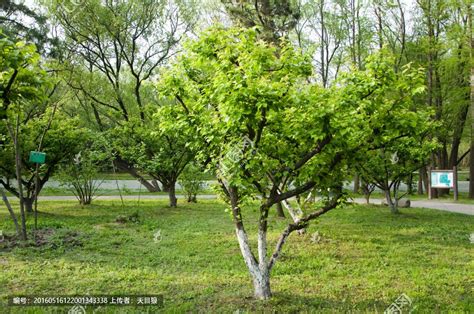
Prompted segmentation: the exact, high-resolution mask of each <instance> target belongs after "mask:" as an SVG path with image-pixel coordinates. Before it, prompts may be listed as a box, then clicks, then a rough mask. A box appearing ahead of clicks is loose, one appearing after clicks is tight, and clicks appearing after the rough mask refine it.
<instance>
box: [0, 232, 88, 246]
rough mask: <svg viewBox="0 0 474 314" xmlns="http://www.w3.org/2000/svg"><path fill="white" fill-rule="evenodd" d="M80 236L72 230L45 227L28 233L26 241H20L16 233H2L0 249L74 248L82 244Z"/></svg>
mask: <svg viewBox="0 0 474 314" xmlns="http://www.w3.org/2000/svg"><path fill="white" fill-rule="evenodd" d="M81 238H82V237H81V235H80V233H79V232H76V231H73V230H68V229H53V228H45V229H39V230H37V231H36V232H35V233H30V234H28V240H27V241H21V240H20V238H19V237H18V236H17V235H16V234H14V235H4V237H3V240H2V241H0V251H9V250H11V249H13V248H15V247H50V248H52V249H56V248H59V247H64V248H74V247H77V246H82V245H83V244H82V241H81Z"/></svg>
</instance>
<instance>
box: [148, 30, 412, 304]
mask: <svg viewBox="0 0 474 314" xmlns="http://www.w3.org/2000/svg"><path fill="white" fill-rule="evenodd" d="M257 38H258V33H257V31H256V30H255V29H225V28H222V27H215V28H212V29H210V30H208V31H206V32H204V33H203V34H202V35H201V37H200V38H199V39H198V40H196V41H192V42H189V43H188V44H187V45H186V49H185V52H184V53H183V54H182V55H181V56H180V57H179V58H178V60H177V61H176V63H175V64H174V66H173V67H172V68H171V69H170V70H169V71H168V72H167V73H166V74H165V75H164V76H163V77H162V80H161V81H160V83H159V84H158V86H159V89H160V93H161V95H163V96H164V97H165V96H166V97H169V98H170V99H173V100H174V103H171V104H169V105H168V106H166V107H163V108H162V109H161V110H160V111H159V112H158V113H157V115H156V116H157V118H159V117H161V119H164V117H166V116H168V117H169V118H168V119H164V120H162V121H161V122H160V123H161V128H162V129H167V130H169V131H174V132H177V133H178V132H179V133H180V134H186V135H187V136H188V138H189V139H192V140H190V143H189V145H190V146H191V147H193V149H196V150H197V151H198V152H199V153H198V154H197V158H198V159H200V160H201V161H205V162H206V164H207V165H208V167H210V168H212V170H214V171H215V172H216V173H217V179H218V181H219V183H220V188H221V195H222V197H223V199H224V200H225V201H226V202H227V204H228V205H229V209H230V212H231V213H232V217H233V221H234V224H235V232H236V236H237V240H238V243H239V246H240V250H241V253H242V256H243V258H244V261H245V264H246V266H247V268H248V269H249V272H250V274H251V277H252V280H253V283H254V288H255V296H256V297H257V298H259V299H267V298H269V297H270V295H271V290H270V272H271V270H272V269H273V267H274V266H275V265H276V262H277V260H278V258H279V256H280V254H281V252H282V248H283V246H284V243H285V242H286V241H287V240H288V237H289V236H290V234H291V233H293V232H294V231H297V230H300V229H303V228H305V227H306V226H308V224H309V223H310V222H311V221H312V220H314V219H316V218H318V217H319V216H321V215H323V214H324V213H326V212H328V211H330V210H332V209H334V208H336V207H338V206H339V205H340V204H342V203H343V200H344V193H343V190H342V181H343V180H344V179H345V178H346V174H347V173H346V172H347V169H348V164H349V163H351V162H352V160H353V159H354V158H355V156H356V155H357V154H358V153H360V152H363V151H365V150H367V149H370V148H375V147H381V146H383V145H385V144H386V143H387V142H388V141H391V140H395V139H396V137H397V136H399V135H398V133H396V135H393V134H392V131H393V130H391V129H390V125H391V124H389V123H387V121H393V120H394V119H403V118H404V117H403V116H398V115H397V112H399V110H398V109H400V108H404V107H406V105H407V104H406V103H405V102H390V101H386V100H387V96H386V95H390V94H391V91H393V90H394V89H395V90H396V89H400V90H401V92H404V93H416V92H419V89H418V90H416V91H415V90H412V88H413V87H415V86H418V84H417V82H418V81H416V79H415V78H414V76H415V74H411V73H410V71H406V72H405V73H404V76H403V77H400V76H397V75H396V74H395V72H394V71H393V59H392V58H390V57H388V56H386V55H381V56H379V57H378V58H374V59H373V60H372V61H370V62H369V63H368V64H367V70H365V71H364V72H356V73H354V74H352V75H350V76H348V77H346V79H345V80H344V81H342V82H341V83H340V84H339V85H338V86H337V87H334V88H333V89H323V88H321V87H320V86H318V85H315V84H309V83H308V80H307V79H308V77H309V76H310V75H311V74H312V73H311V64H310V60H309V58H307V57H305V56H303V55H302V54H301V53H300V52H299V51H297V50H295V49H294V48H293V47H292V46H291V45H290V44H288V43H282V44H281V45H280V48H277V47H275V46H273V45H271V44H268V43H266V42H264V41H261V40H257ZM276 49H281V50H280V51H279V53H278V54H276V53H275V50H276ZM402 80H403V81H404V82H406V83H405V84H401V83H400V82H401V81H402ZM410 80H411V81H412V82H410ZM289 182H300V184H298V185H289ZM314 187H317V188H318V190H319V192H320V193H321V195H322V200H321V201H319V202H317V203H315V204H313V205H312V206H311V207H308V208H306V211H305V212H304V214H303V216H302V217H301V218H300V219H298V220H297V221H293V222H291V223H289V224H288V225H287V226H286V228H285V229H284V230H283V231H282V233H281V235H280V237H279V238H278V239H271V242H272V243H273V244H274V245H275V249H274V250H273V252H271V253H270V250H269V249H268V245H269V243H268V241H267V231H268V213H269V209H270V208H271V206H272V205H274V204H276V203H278V202H282V201H285V200H288V199H290V198H292V197H295V196H298V195H300V194H302V193H304V192H307V191H308V190H310V189H312V188H314ZM251 199H254V200H255V199H256V200H258V207H259V209H258V213H259V219H258V222H257V225H258V226H257V228H258V235H257V239H258V240H257V254H254V251H253V250H252V245H251V243H250V240H249V237H248V233H247V231H246V228H245V220H244V212H243V210H242V205H243V203H245V202H246V201H248V200H251Z"/></svg>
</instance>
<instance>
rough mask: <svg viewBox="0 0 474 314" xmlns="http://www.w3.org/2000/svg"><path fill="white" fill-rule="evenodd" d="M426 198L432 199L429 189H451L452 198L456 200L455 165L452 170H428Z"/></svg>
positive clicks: (456, 176) (456, 177) (456, 180)
mask: <svg viewBox="0 0 474 314" xmlns="http://www.w3.org/2000/svg"><path fill="white" fill-rule="evenodd" d="M428 178H429V180H428V181H429V189H428V198H429V199H432V190H431V189H453V192H454V200H455V201H457V200H458V172H457V169H456V167H453V170H431V169H430V170H429V171H428Z"/></svg>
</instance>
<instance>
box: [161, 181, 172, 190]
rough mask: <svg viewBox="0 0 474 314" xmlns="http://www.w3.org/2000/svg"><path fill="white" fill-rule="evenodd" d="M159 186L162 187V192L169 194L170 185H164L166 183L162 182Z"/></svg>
mask: <svg viewBox="0 0 474 314" xmlns="http://www.w3.org/2000/svg"><path fill="white" fill-rule="evenodd" d="M161 185H162V187H163V188H162V189H161V190H162V191H163V192H169V191H170V186H171V184H169V183H166V182H162V183H161Z"/></svg>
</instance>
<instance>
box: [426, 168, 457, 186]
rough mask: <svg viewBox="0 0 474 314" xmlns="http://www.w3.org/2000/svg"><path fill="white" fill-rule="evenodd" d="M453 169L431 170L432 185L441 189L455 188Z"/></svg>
mask: <svg viewBox="0 0 474 314" xmlns="http://www.w3.org/2000/svg"><path fill="white" fill-rule="evenodd" d="M453 172H454V171H453V170H431V187H432V188H439V189H443V188H445V189H450V188H454V173H453Z"/></svg>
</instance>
